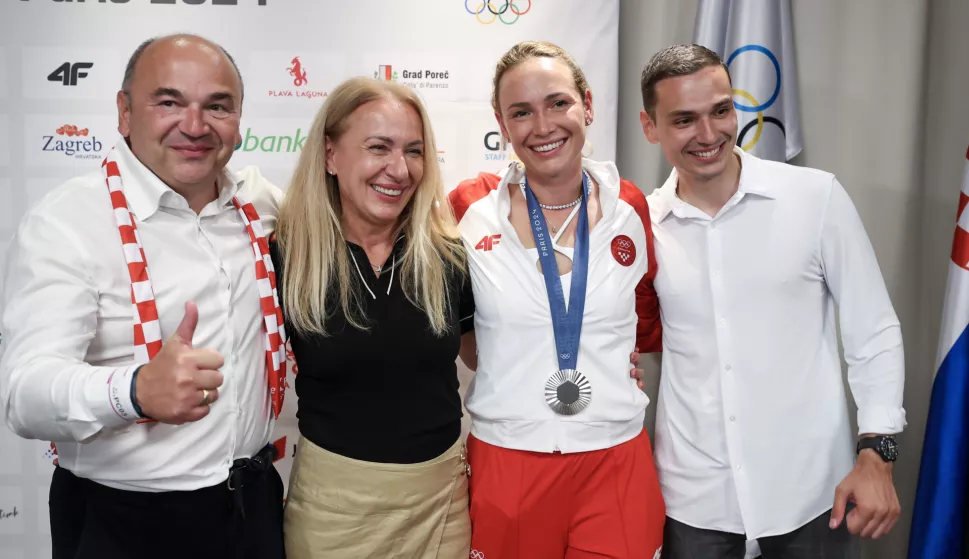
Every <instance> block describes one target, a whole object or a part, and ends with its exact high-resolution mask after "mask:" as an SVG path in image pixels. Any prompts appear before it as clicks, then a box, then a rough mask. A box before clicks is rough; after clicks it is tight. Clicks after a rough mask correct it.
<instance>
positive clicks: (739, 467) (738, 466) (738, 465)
mask: <svg viewBox="0 0 969 559" xmlns="http://www.w3.org/2000/svg"><path fill="white" fill-rule="evenodd" d="M741 469H742V468H741V466H740V464H737V471H738V472H739V471H740V470H741Z"/></svg>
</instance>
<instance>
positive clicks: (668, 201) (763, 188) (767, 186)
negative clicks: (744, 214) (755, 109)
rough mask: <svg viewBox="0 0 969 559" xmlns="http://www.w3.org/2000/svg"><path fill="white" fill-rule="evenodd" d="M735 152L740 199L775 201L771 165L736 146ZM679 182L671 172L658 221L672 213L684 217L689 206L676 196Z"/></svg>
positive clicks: (658, 209) (661, 196) (661, 194)
mask: <svg viewBox="0 0 969 559" xmlns="http://www.w3.org/2000/svg"><path fill="white" fill-rule="evenodd" d="M733 152H734V153H735V154H737V156H739V157H740V184H738V185H737V193H738V195H739V197H740V198H743V197H744V196H746V195H747V194H755V195H757V196H762V197H764V198H769V199H771V200H773V199H774V198H776V196H777V193H776V192H774V185H773V183H771V182H770V179H769V177H768V174H769V173H767V170H768V169H767V166H768V165H769V163H767V162H765V161H764V160H763V159H760V158H759V157H757V156H754V155H751V154H749V153H747V152H746V151H744V150H742V149H740V147H738V146H734V148H733ZM678 181H679V178H678V175H677V172H676V169H675V168H674V169H673V171H672V172H670V176H669V178H667V179H666V182H665V183H663V186H661V187H660V189H659V193H658V202H659V203H657V204H656V208H655V211H656V212H657V221H663V220H664V219H666V217H667V216H669V215H670V213H675V214H676V215H678V216H682V215H683V212H684V211H685V209H686V208H687V206H689V204H687V203H686V202H684V201H683V200H681V199H680V197H679V196H677V194H676V185H677V182H678Z"/></svg>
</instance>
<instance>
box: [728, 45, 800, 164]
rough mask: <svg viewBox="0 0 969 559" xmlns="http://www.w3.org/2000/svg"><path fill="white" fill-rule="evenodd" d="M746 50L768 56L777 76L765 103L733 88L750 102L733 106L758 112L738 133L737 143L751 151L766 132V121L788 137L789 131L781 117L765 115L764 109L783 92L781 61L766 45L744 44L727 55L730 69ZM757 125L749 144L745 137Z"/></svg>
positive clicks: (745, 110) (739, 95)
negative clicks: (745, 141)
mask: <svg viewBox="0 0 969 559" xmlns="http://www.w3.org/2000/svg"><path fill="white" fill-rule="evenodd" d="M745 52H759V53H761V54H763V55H764V56H766V57H767V59H768V60H770V62H771V64H773V65H774V75H775V76H776V77H777V80H776V84H775V85H774V91H773V92H772V93H771V96H770V98H769V99H767V101H764V102H763V103H761V102H760V101H758V100H757V98H756V97H754V96H753V95H751V94H750V92H748V91H744V90H743V89H734V90H733V94H734V95H736V96H738V97H742V98H743V99H745V100H747V101H748V102H749V103H750V105H742V104H740V103H738V102H736V101H734V103H733V106H734V107H735V108H736V109H737V110H738V111H743V112H745V113H757V119H756V120H751V121H750V122H748V123H747V124H746V125H745V126H744V127H743V128H742V129H741V130H740V133H739V134H737V143H738V144H739V145H740V149H742V150H744V151H749V150H750V149H751V148H753V147H754V146H755V145H757V142H759V141H760V136H761V134H762V133H763V132H764V123H765V122H766V123H768V124H773V125H775V126H777V127H778V128H780V130H781V135H782V136H785V137H786V136H787V133H786V131H785V130H784V123H783V122H781V121H780V119H777V118H774V117H772V116H764V111H766V110H767V109H769V108H770V107H771V106H772V105H773V104H774V102H775V101H777V97H778V96H779V95H780V93H781V64H780V62H778V61H777V57H776V56H774V53H772V52H771V51H770V50H769V49H767V48H766V47H763V46H761V45H744V46H742V47H740V48H738V49H737V50H735V51H733V52H732V53H730V56H729V57H727V68H728V69H729V68H730V64H731V63H732V62H733V61H734V60H735V59H736V58H737V56H738V55H740V54H743V53H745ZM755 126H756V127H757V128H756V130H754V137H753V138H751V139H750V142H748V143H747V144H744V138H745V137H746V136H747V133H748V132H750V129H751V128H753V127H755Z"/></svg>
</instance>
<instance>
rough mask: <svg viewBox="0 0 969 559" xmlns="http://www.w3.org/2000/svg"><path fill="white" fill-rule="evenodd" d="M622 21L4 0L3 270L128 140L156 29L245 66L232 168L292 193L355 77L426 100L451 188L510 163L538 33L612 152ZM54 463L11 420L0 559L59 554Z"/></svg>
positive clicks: (573, 7) (4, 443)
mask: <svg viewBox="0 0 969 559" xmlns="http://www.w3.org/2000/svg"><path fill="white" fill-rule="evenodd" d="M618 25H619V2H618V0H597V1H595V2H589V1H587V0H534V1H532V0H514V3H511V2H505V1H502V0H492V1H491V2H488V3H487V4H485V3H482V2H481V1H480V0H466V1H462V0H425V1H410V2H395V1H391V0H354V1H352V2H349V1H336V0H86V1H85V0H73V1H72V0H3V6H2V7H0V266H3V265H4V264H3V262H4V261H5V254H6V251H7V247H8V245H9V241H10V238H11V236H12V234H13V232H14V230H15V229H16V227H17V223H18V221H19V219H20V217H21V216H22V215H23V213H24V212H25V211H26V210H27V209H28V208H29V207H31V206H32V205H33V204H35V203H37V201H38V200H40V199H41V198H42V197H43V196H44V195H45V194H46V193H48V192H50V191H51V190H52V189H53V188H55V187H56V186H57V185H59V184H61V183H62V182H63V181H65V180H66V179H68V178H70V177H72V176H74V175H76V174H81V173H86V172H89V171H91V170H93V169H96V168H97V165H98V163H99V161H100V158H101V157H102V156H103V155H104V152H105V150H106V149H108V148H110V147H111V146H112V145H113V144H114V142H115V141H116V139H117V137H118V133H117V113H116V108H115V94H116V92H117V89H118V87H119V86H120V82H121V77H122V75H123V73H124V64H125V62H126V60H127V57H128V55H129V54H130V52H131V51H132V50H133V49H134V48H135V47H136V46H137V45H138V44H139V43H140V42H141V41H143V40H145V39H147V38H149V37H151V36H155V35H160V34H167V33H174V32H191V33H198V34H201V35H203V36H206V37H209V38H211V39H212V40H215V41H216V42H219V43H220V44H222V45H223V46H224V47H225V48H226V49H227V50H228V51H229V52H230V53H231V54H232V55H233V56H234V57H235V59H236V61H237V62H238V64H239V66H240V69H241V71H242V75H243V79H244V83H245V104H244V110H243V118H242V138H243V141H242V143H241V144H240V145H239V146H238V148H237V150H236V154H235V155H234V156H233V158H232V161H231V162H230V165H232V166H236V167H238V166H242V165H245V164H257V165H259V166H260V168H261V169H262V171H263V173H264V174H265V175H266V176H267V177H269V178H270V179H272V180H273V181H274V182H276V183H277V184H278V185H279V186H280V187H281V188H284V189H285V188H286V185H287V182H288V180H289V177H290V173H291V172H292V168H293V165H294V164H295V162H296V158H297V156H298V153H299V150H300V149H301V148H302V145H303V142H304V141H305V137H306V134H307V133H308V131H309V127H310V124H311V120H312V117H313V115H314V114H315V112H316V110H317V109H318V108H319V106H320V105H321V104H322V102H323V99H324V98H325V96H326V95H327V92H328V91H330V90H331V89H332V88H333V87H334V86H335V85H336V84H338V83H339V82H340V81H342V80H343V79H346V78H348V77H351V76H358V75H364V76H371V77H378V76H379V77H380V78H382V79H384V78H389V79H395V80H397V81H398V82H400V83H404V84H407V85H409V86H411V87H413V88H415V89H416V90H417V91H418V92H419V93H420V94H421V97H422V98H423V99H424V101H425V102H426V104H427V108H428V111H429V113H430V114H431V118H432V120H433V123H434V128H435V134H436V136H437V140H438V149H439V151H440V152H439V153H438V158H439V160H440V161H441V162H442V166H443V170H444V177H445V180H446V184H447V186H448V188H453V187H454V186H455V185H456V184H457V182H458V181H460V180H461V179H464V178H469V177H472V176H474V175H476V174H477V173H478V172H481V171H497V170H498V169H500V168H501V167H503V166H504V165H505V164H506V163H507V161H508V158H509V157H513V153H512V151H511V149H510V148H508V147H506V146H503V145H502V143H501V142H500V136H499V135H498V134H497V130H498V127H497V125H496V123H495V120H494V115H493V113H492V111H491V109H490V98H491V79H492V72H493V70H494V65H495V62H496V61H497V59H498V57H499V56H500V55H501V53H503V52H504V51H505V50H506V49H508V48H509V47H510V46H511V45H513V44H514V43H516V42H518V41H522V40H526V39H542V40H548V41H552V42H555V43H557V44H559V45H561V46H563V47H564V48H565V49H567V50H568V51H569V52H571V53H572V54H573V55H574V56H575V57H576V58H577V60H578V62H579V64H580V65H581V66H582V67H583V69H584V70H585V71H586V74H587V77H588V79H589V82H590V84H591V87H592V91H593V100H594V105H595V110H596V120H595V124H594V125H593V126H592V128H591V129H590V136H589V140H590V142H591V144H592V147H593V157H594V158H596V159H600V160H612V159H614V158H615V155H614V154H615V140H616V113H617V94H616V85H617V83H618V75H617V72H618ZM118 257H119V258H120V257H121V255H120V254H119V255H118ZM0 270H2V268H0ZM0 310H2V309H0ZM0 340H2V332H0ZM0 344H2V341H0ZM374 350H375V351H379V348H374ZM0 351H2V345H0ZM462 369H463V368H462ZM291 370H292V368H291ZM290 374H292V372H291V373H290ZM461 376H462V379H463V380H464V379H466V378H467V374H466V371H463V370H462V375H461ZM295 410H296V396H295V394H293V393H292V391H290V393H289V394H288V397H287V399H286V406H285V409H284V412H283V417H282V418H281V420H280V421H279V423H278V424H277V429H276V435H275V439H276V440H279V439H281V438H283V437H285V438H286V443H285V444H286V447H287V453H286V457H285V458H283V459H282V460H280V461H279V462H277V464H276V465H277V468H278V469H279V470H280V473H281V475H282V476H283V479H284V480H287V479H288V477H289V470H290V465H291V463H292V455H293V450H294V443H295V442H296V440H297V438H298V433H297V429H296V420H295V415H294V414H295ZM387 420H388V421H397V420H399V418H393V417H388V418H387ZM466 432H467V418H465V433H466ZM52 458H53V453H52V451H51V449H50V445H49V443H48V442H45V441H25V440H21V439H19V438H17V437H16V436H14V435H13V434H12V433H11V432H10V431H9V430H7V428H6V426H3V427H0V559H7V558H12V557H17V558H30V559H34V558H39V557H50V526H49V520H48V514H47V493H48V486H49V482H50V475H51V472H52V471H53V466H52V464H51V460H52ZM164 459H165V457H164V456H159V460H164Z"/></svg>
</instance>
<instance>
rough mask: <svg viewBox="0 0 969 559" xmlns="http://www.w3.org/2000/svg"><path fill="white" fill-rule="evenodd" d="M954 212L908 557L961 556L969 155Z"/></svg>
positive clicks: (967, 466)
mask: <svg viewBox="0 0 969 559" xmlns="http://www.w3.org/2000/svg"><path fill="white" fill-rule="evenodd" d="M966 160H967V161H966V170H965V172H964V173H963V177H962V192H961V193H960V194H959V213H958V218H957V223H956V231H955V238H954V239H953V242H952V261H951V262H949V281H948V284H947V285H946V290H945V306H944V308H943V311H942V332H941V333H940V335H939V354H938V357H937V359H936V362H937V367H936V374H935V380H934V381H933V384H932V400H931V403H930V405H929V418H928V424H927V425H926V427H925V444H924V446H923V447H922V467H921V469H920V470H919V485H918V492H917V494H916V497H915V510H914V514H913V516H912V530H911V535H910V538H909V548H908V556H909V559H930V558H931V559H935V558H939V559H941V558H949V557H963V556H965V554H966V552H967V548H966V541H965V538H966V536H965V534H966V528H967V526H966V506H967V505H969V495H967V494H966V487H967V486H966V479H967V477H969V452H967V449H969V211H966V205H967V204H969V151H967V152H966Z"/></svg>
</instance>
